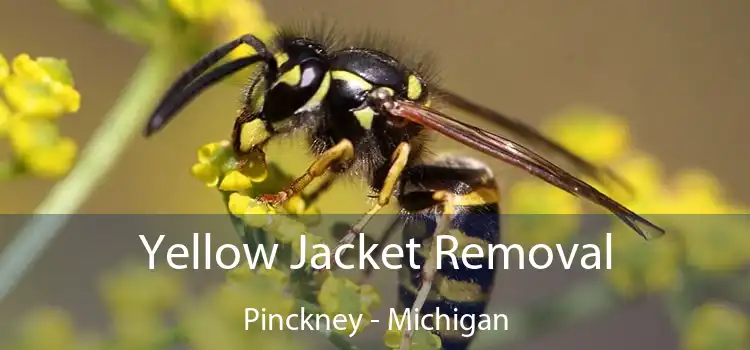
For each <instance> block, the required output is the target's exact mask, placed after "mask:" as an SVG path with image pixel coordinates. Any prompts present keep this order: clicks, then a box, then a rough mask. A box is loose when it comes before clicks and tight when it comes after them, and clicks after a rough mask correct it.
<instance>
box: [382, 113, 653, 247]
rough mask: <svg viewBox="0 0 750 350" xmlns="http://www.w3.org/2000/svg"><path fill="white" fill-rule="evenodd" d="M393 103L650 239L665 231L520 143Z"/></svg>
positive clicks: (409, 116) (427, 124)
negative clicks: (602, 210)
mask: <svg viewBox="0 0 750 350" xmlns="http://www.w3.org/2000/svg"><path fill="white" fill-rule="evenodd" d="M391 102H392V103H386V104H384V106H383V107H384V108H385V110H386V111H387V112H388V113H391V114H392V115H394V116H397V117H401V118H404V119H406V120H409V121H411V122H414V123H417V124H421V125H423V126H424V127H426V128H428V129H432V130H435V131H437V132H439V133H441V134H443V135H445V136H448V137H450V138H452V139H454V140H456V141H459V142H461V143H463V144H465V145H467V146H469V147H471V148H473V149H475V150H478V151H481V152H483V153H485V154H488V155H490V156H492V157H495V158H497V159H499V160H502V161H505V162H506V163H509V164H511V165H514V166H516V167H518V168H521V169H523V170H525V171H527V172H529V173H531V174H532V175H534V176H536V177H538V178H540V179H542V180H544V181H546V182H548V183H550V184H552V185H554V186H557V187H558V188H560V189H562V190H565V191H567V192H569V193H571V194H573V195H575V196H579V197H583V198H586V199H588V200H590V201H591V202H593V203H595V204H598V205H600V206H602V207H604V208H606V209H607V210H609V211H610V212H612V213H613V214H614V215H616V216H617V217H618V218H620V220H622V221H623V222H624V223H626V224H627V225H628V226H630V227H631V228H633V229H634V230H635V231H636V232H638V234H640V235H641V236H643V237H644V238H646V239H651V238H656V237H659V236H662V235H663V234H664V233H665V231H664V230H663V229H662V228H660V227H658V226H656V225H654V224H653V223H651V222H650V221H648V220H646V219H644V218H643V217H641V216H640V215H638V214H636V213H634V212H633V211H631V210H630V209H628V208H626V207H625V206H623V205H622V204H620V203H618V202H617V201H615V200H614V199H612V198H610V197H609V196H607V195H605V194H604V193H601V192H600V191H599V190H597V189H596V188H594V187H592V186H591V185H589V184H587V183H586V182H584V181H582V180H580V179H578V178H576V177H575V176H573V175H571V174H570V173H568V172H566V171H565V170H563V169H562V168H560V167H558V166H557V165H555V164H553V163H552V162H550V161H549V160H547V159H545V158H544V157H542V156H540V155H538V154H536V153H534V152H533V151H531V150H529V149H528V148H526V147H524V146H522V145H520V144H518V143H515V142H513V141H511V140H508V139H506V138H503V137H501V136H498V135H495V134H493V133H490V132H487V131H484V130H481V129H479V128H477V127H474V126H471V125H468V124H466V123H462V122H460V121H458V120H456V119H454V118H451V117H449V116H447V115H445V114H444V113H442V112H439V111H437V110H435V109H431V108H428V107H424V106H422V105H418V104H416V103H414V102H411V101H407V100H394V101H391Z"/></svg>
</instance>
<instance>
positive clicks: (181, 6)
mask: <svg viewBox="0 0 750 350" xmlns="http://www.w3.org/2000/svg"><path fill="white" fill-rule="evenodd" d="M169 6H171V7H172V9H174V10H175V11H176V12H177V13H179V14H180V15H182V16H183V17H184V18H185V19H187V20H189V21H194V22H210V21H213V20H215V19H217V18H218V17H219V16H221V15H223V14H224V13H225V11H226V9H227V6H226V1H225V0H224V1H222V0H208V1H205V0H169Z"/></svg>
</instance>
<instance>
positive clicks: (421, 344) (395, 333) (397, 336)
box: [383, 321, 443, 350]
mask: <svg viewBox="0 0 750 350" xmlns="http://www.w3.org/2000/svg"><path fill="white" fill-rule="evenodd" d="M391 322H394V321H391ZM403 334H404V331H403V330H399V329H397V328H396V327H395V325H392V326H391V327H390V329H389V330H387V331H386V332H385V336H384V337H383V341H384V342H385V346H386V347H388V348H389V349H400V348H401V339H402V337H403ZM442 347H443V342H442V340H441V339H440V337H438V336H437V335H436V334H434V333H432V332H429V331H426V330H424V329H418V330H416V331H414V333H413V334H412V338H411V347H410V349H414V350H439V349H442Z"/></svg>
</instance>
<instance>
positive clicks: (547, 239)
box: [504, 180, 581, 247]
mask: <svg viewBox="0 0 750 350" xmlns="http://www.w3.org/2000/svg"><path fill="white" fill-rule="evenodd" d="M580 207H581V204H580V200H579V199H578V198H576V197H574V196H571V195H570V194H569V193H567V192H565V191H562V190H560V189H558V188H557V187H554V186H552V185H549V184H547V183H545V182H541V181H536V180H525V181H519V182H518V183H516V184H515V185H514V186H513V187H511V189H510V199H509V203H508V206H507V208H506V212H505V213H506V214H512V215H510V216H509V217H508V218H507V223H506V224H507V225H505V227H504V230H505V231H504V235H505V237H506V238H507V240H508V242H510V243H515V244H520V245H523V246H528V247H530V246H533V245H535V244H556V243H565V242H568V241H570V239H571V238H573V237H574V236H575V234H576V233H577V230H578V225H579V217H578V215H577V214H578V213H579V212H580V210H581V209H580Z"/></svg>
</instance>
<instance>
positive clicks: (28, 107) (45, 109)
mask: <svg viewBox="0 0 750 350" xmlns="http://www.w3.org/2000/svg"><path fill="white" fill-rule="evenodd" d="M4 92H5V97H6V98H7V99H8V103H10V104H11V105H12V106H13V107H14V108H15V109H16V110H17V111H18V112H19V113H22V114H24V115H29V116H35V117H44V118H49V119H54V118H57V117H59V116H60V115H62V114H65V113H72V112H76V111H78V108H79V107H80V102H81V97H80V95H79V94H78V92H77V91H75V90H73V89H72V88H70V87H65V86H64V85H60V84H59V83H56V82H42V81H38V80H33V79H30V78H28V77H23V76H17V75H13V76H11V77H10V78H8V79H7V80H6V82H5V84H4Z"/></svg>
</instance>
